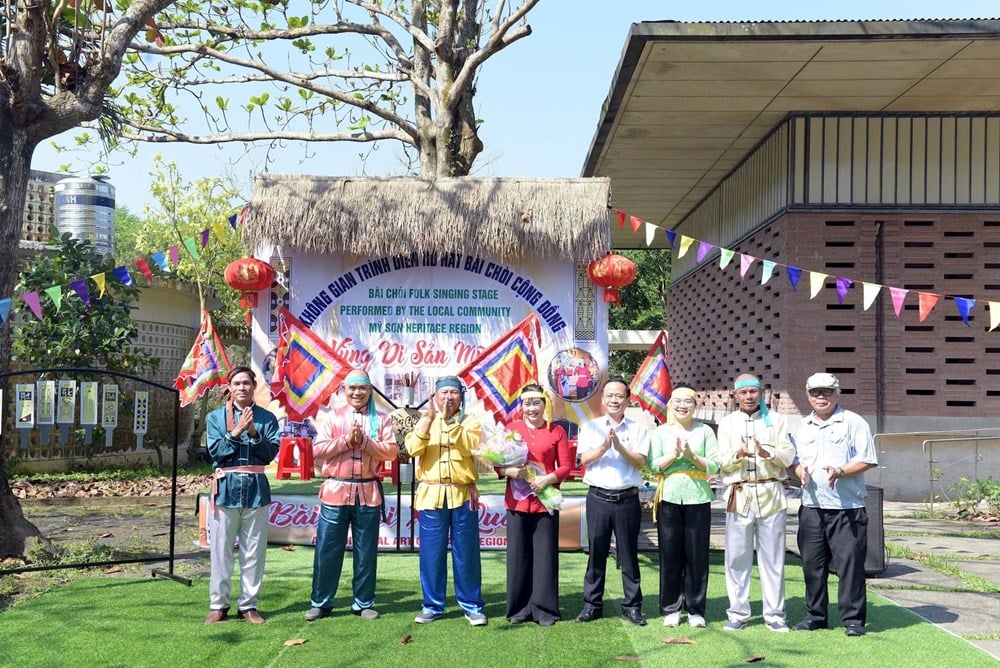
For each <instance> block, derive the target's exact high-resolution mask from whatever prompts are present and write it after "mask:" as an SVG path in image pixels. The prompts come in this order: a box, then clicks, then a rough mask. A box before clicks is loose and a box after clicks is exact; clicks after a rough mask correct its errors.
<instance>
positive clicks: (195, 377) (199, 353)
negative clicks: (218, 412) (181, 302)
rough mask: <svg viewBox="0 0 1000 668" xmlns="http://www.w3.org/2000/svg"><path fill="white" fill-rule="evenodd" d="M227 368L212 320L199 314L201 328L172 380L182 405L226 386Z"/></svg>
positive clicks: (203, 313) (224, 353)
mask: <svg viewBox="0 0 1000 668" xmlns="http://www.w3.org/2000/svg"><path fill="white" fill-rule="evenodd" d="M230 369H231V367H230V365H229V358H228V357H227V356H226V349H225V348H223V347H222V342H221V341H220V340H219V335H218V334H216V332H215V327H214V326H213V325H212V317H211V316H210V315H209V314H208V311H202V312H201V329H200V330H199V331H198V336H197V337H196V338H195V340H194V345H193V346H191V352H189V353H188V355H187V357H186V358H185V359H184V364H183V365H182V366H181V370H180V372H179V373H178V374H177V379H176V380H175V381H174V387H176V388H177V389H178V390H179V391H180V402H181V406H187V405H188V404H190V403H191V402H193V401H194V400H195V399H197V398H198V397H200V396H201V395H203V394H205V392H207V391H208V390H210V389H212V388H213V387H225V386H226V384H227V383H228V382H229V380H228V378H229V371H230Z"/></svg>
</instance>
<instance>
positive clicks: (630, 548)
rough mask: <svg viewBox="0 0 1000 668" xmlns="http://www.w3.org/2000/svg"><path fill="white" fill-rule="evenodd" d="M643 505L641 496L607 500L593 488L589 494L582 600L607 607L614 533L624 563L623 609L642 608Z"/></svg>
mask: <svg viewBox="0 0 1000 668" xmlns="http://www.w3.org/2000/svg"><path fill="white" fill-rule="evenodd" d="M641 519H642V508H641V507H640V505H639V497H638V495H633V496H630V497H627V498H625V499H622V500H620V501H608V500H606V499H602V498H601V497H599V496H598V495H597V494H596V493H595V492H594V491H593V490H591V491H590V492H588V493H587V544H588V546H589V548H590V555H589V557H588V559H587V573H586V575H584V578H583V602H584V603H585V604H586V605H588V606H590V607H592V608H603V607H604V581H605V577H606V571H607V566H608V554H609V553H610V552H611V536H612V534H614V537H615V543H616V544H617V546H618V557H619V559H620V560H621V566H622V590H623V592H624V596H623V597H622V609H625V608H635V609H639V608H642V589H641V587H640V586H639V522H640V520H641Z"/></svg>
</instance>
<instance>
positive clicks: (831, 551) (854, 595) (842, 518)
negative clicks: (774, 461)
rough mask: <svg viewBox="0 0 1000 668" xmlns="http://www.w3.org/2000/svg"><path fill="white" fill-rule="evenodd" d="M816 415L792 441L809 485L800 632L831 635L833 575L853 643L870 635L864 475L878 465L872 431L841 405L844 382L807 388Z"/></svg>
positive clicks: (814, 382)
mask: <svg viewBox="0 0 1000 668" xmlns="http://www.w3.org/2000/svg"><path fill="white" fill-rule="evenodd" d="M806 391H807V392H808V394H809V405H810V406H812V409H813V410H812V412H811V413H810V414H809V415H807V416H806V417H805V418H803V420H802V421H801V422H800V423H799V425H798V427H797V428H796V429H795V433H794V435H793V436H792V439H791V440H792V444H793V445H794V446H795V460H794V461H793V462H792V469H793V470H794V472H795V475H796V476H798V478H799V479H800V480H801V481H802V506H801V507H800V508H799V532H798V545H799V553H800V554H801V556H802V573H803V576H804V577H805V584H806V616H805V618H804V619H803V620H802V621H801V622H799V623H798V624H796V625H795V627H794V630H796V631H814V630H816V629H825V628H827V615H826V611H827V604H828V603H829V595H828V593H827V579H828V576H829V570H830V569H831V568H832V570H833V571H834V572H836V574H837V577H838V578H839V580H840V582H839V585H838V588H837V604H838V607H839V608H840V621H841V623H842V624H843V625H844V628H845V629H846V633H847V635H849V636H863V635H864V634H865V621H866V607H867V593H866V591H865V556H866V554H867V552H868V534H867V531H868V514H867V512H866V511H865V496H866V491H865V477H864V472H865V471H867V470H868V469H870V468H874V467H875V466H877V465H878V457H877V456H876V453H875V443H874V440H873V439H872V433H871V429H869V427H868V423H866V422H865V421H864V420H863V419H862V418H861V416H859V415H858V414H856V413H852V412H851V411H848V410H844V409H843V408H841V407H840V406H839V397H840V381H838V380H837V377H836V376H834V375H833V374H829V373H815V374H813V375H811V376H809V379H808V380H807V381H806Z"/></svg>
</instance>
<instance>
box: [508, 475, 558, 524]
mask: <svg viewBox="0 0 1000 668" xmlns="http://www.w3.org/2000/svg"><path fill="white" fill-rule="evenodd" d="M540 475H545V469H543V468H542V465H541V464H539V463H538V462H528V463H526V464H525V465H524V479H523V480H512V481H511V483H510V485H511V487H510V489H511V493H512V494H513V495H514V498H515V499H517V500H518V501H520V500H522V499H526V498H528V497H529V496H537V497H538V500H539V501H541V502H542V505H543V506H545V510H547V511H549V515H551V514H553V513H554V512H555V511H557V510H559V509H560V508H562V503H563V495H562V492H560V491H559V490H558V489H557V488H556V487H555V485H548V486H546V487H544V488H543V489H541V490H539V491H538V492H536V491H535V490H533V489H532V488H531V481H532V480H534V479H535V478H537V477H538V476H540Z"/></svg>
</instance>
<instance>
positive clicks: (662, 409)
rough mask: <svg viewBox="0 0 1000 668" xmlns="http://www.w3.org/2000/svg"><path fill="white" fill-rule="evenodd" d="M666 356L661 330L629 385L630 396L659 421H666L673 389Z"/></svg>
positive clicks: (664, 337) (663, 333)
mask: <svg viewBox="0 0 1000 668" xmlns="http://www.w3.org/2000/svg"><path fill="white" fill-rule="evenodd" d="M667 358H668V354H667V333H666V332H662V331H661V332H660V335H659V336H657V337H656V341H654V342H653V347H652V348H650V349H649V353H647V354H646V359H644V360H643V361H642V364H640V365H639V370H638V371H636V372H635V377H634V378H633V379H632V384H631V385H630V386H629V389H631V391H632V398H633V399H634V400H635V401H637V402H639V405H640V406H642V407H643V408H645V409H646V410H647V411H649V412H650V413H652V414H653V415H654V416H656V418H657V419H659V421H660V422H661V423H665V422H666V421H667V402H669V401H670V392H671V391H672V390H673V384H672V383H671V382H670V366H669V365H668V364H667Z"/></svg>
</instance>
